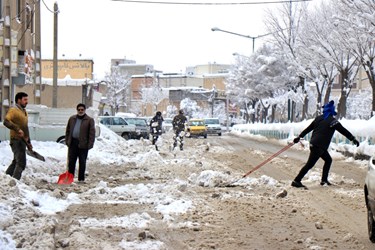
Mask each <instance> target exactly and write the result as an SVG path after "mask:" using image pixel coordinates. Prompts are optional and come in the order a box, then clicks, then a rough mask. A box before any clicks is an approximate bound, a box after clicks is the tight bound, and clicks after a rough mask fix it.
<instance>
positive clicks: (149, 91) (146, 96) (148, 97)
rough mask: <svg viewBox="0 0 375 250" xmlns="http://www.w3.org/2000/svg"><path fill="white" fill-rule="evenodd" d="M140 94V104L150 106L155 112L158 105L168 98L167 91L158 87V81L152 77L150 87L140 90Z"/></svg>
mask: <svg viewBox="0 0 375 250" xmlns="http://www.w3.org/2000/svg"><path fill="white" fill-rule="evenodd" d="M141 94H142V103H144V104H152V107H153V111H156V110H157V107H158V105H159V103H160V102H161V101H162V100H164V99H166V98H168V95H169V91H168V89H164V88H162V87H160V84H159V81H158V80H157V78H155V77H154V79H153V81H152V83H151V85H149V86H144V87H143V88H142V90H141Z"/></svg>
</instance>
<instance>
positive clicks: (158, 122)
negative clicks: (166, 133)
mask: <svg viewBox="0 0 375 250" xmlns="http://www.w3.org/2000/svg"><path fill="white" fill-rule="evenodd" d="M163 121H164V119H163V117H162V116H161V115H155V116H154V117H153V118H152V119H151V121H150V131H151V134H153V135H161V133H162V125H163Z"/></svg>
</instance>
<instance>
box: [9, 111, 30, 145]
mask: <svg viewBox="0 0 375 250" xmlns="http://www.w3.org/2000/svg"><path fill="white" fill-rule="evenodd" d="M3 123H4V126H5V127H7V128H9V129H10V139H21V138H20V136H19V135H18V131H19V130H20V129H21V130H22V131H23V133H24V138H25V140H26V141H27V142H30V134H29V127H28V118H27V112H26V110H25V109H23V108H22V107H20V106H18V105H17V106H15V107H12V108H10V109H9V111H8V113H7V114H6V115H5V118H4V122H3Z"/></svg>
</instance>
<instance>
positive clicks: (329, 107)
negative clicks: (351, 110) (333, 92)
mask: <svg viewBox="0 0 375 250" xmlns="http://www.w3.org/2000/svg"><path fill="white" fill-rule="evenodd" d="M335 115H337V113H336V111H335V102H334V101H330V102H329V103H327V104H326V105H324V106H323V116H324V120H326V119H327V118H328V117H329V116H335Z"/></svg>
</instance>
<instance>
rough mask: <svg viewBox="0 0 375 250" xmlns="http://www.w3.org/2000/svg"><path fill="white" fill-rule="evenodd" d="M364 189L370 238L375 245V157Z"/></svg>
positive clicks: (368, 171) (368, 170) (369, 165)
mask: <svg viewBox="0 0 375 250" xmlns="http://www.w3.org/2000/svg"><path fill="white" fill-rule="evenodd" d="M364 189H365V190H364V191H365V201H366V208H367V225H368V236H369V238H370V240H371V242H373V243H375V220H374V219H375V218H374V214H375V159H374V158H373V157H372V158H371V159H370V160H369V163H368V169H367V174H366V180H365V187H364Z"/></svg>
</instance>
